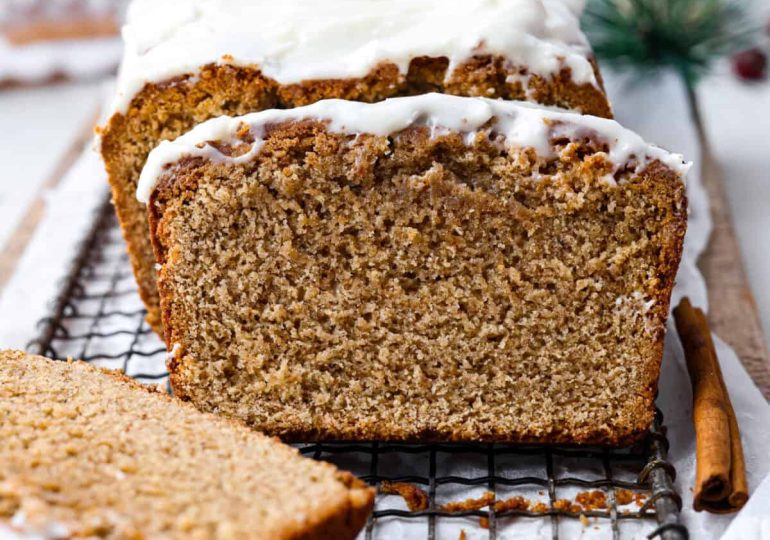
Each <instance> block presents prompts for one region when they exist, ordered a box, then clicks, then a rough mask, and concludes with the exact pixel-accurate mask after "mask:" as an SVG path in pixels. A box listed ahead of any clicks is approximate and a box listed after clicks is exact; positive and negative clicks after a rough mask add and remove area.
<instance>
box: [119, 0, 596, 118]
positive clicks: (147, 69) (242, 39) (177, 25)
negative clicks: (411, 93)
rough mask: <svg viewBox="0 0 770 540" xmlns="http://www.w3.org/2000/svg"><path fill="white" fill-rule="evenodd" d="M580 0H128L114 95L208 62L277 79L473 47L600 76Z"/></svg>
mask: <svg viewBox="0 0 770 540" xmlns="http://www.w3.org/2000/svg"><path fill="white" fill-rule="evenodd" d="M582 8H583V0H325V1H319V0H282V1H280V2H275V1H269V0H253V1H250V2H247V1H244V0H134V1H133V3H132V4H131V6H130V7H129V10H128V15H127V24H126V25H125V27H124V28H123V38H124V40H125V44H126V49H125V56H124V58H123V63H122V67H121V73H120V77H119V83H118V93H117V96H116V100H115V102H114V104H113V107H114V108H113V110H114V111H115V112H125V111H126V109H127V108H128V105H129V103H130V101H131V99H132V98H133V97H134V96H135V95H136V93H137V92H138V91H139V90H141V88H142V87H143V86H144V85H145V84H146V83H147V82H159V81H163V80H167V79H170V78H172V77H174V76H178V75H182V74H186V73H190V74H195V73H197V72H198V70H199V68H200V67H201V66H203V65H206V64H211V63H221V62H223V61H224V60H223V56H224V55H229V56H230V57H232V60H228V61H229V62H231V63H234V64H237V65H251V64H254V65H258V66H259V67H260V69H261V70H262V71H263V73H265V74H266V75H267V76H269V77H271V78H273V79H275V80H277V81H278V82H279V83H281V84H288V83H296V82H301V81H306V80H317V79H334V78H351V77H362V76H364V75H366V74H367V73H368V72H369V71H370V70H371V69H372V68H373V67H374V66H375V65H377V64H378V63H379V62H381V61H390V62H392V63H394V64H396V65H397V66H398V68H399V69H400V70H401V72H402V73H405V72H406V71H407V69H408V66H409V62H410V61H411V60H412V59H413V58H416V57H420V56H431V57H447V58H448V59H449V61H450V69H449V70H448V73H449V74H451V73H452V70H453V66H457V65H458V64H460V63H462V62H463V61H465V60H467V59H469V58H470V57H471V56H473V55H475V54H499V55H502V56H505V57H506V58H507V59H508V60H510V61H511V62H512V63H513V64H514V65H519V66H525V67H527V68H528V69H529V71H530V73H537V74H540V75H545V76H547V75H551V74H554V73H556V72H558V71H559V70H560V69H561V68H563V67H569V68H570V69H571V70H572V78H573V79H574V81H575V82H576V83H578V84H581V83H587V84H592V85H597V81H596V78H595V75H594V72H593V68H592V66H591V64H590V62H589V60H588V55H589V54H590V47H589V45H588V42H587V40H586V38H585V36H584V35H583V33H582V32H581V30H580V25H579V15H580V13H581V11H582Z"/></svg>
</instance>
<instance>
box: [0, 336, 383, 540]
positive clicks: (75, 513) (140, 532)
mask: <svg viewBox="0 0 770 540" xmlns="http://www.w3.org/2000/svg"><path fill="white" fill-rule="evenodd" d="M0 382H1V383H2V384H0V415H2V417H3V420H4V421H3V422H2V423H0V435H2V440H3V441H4V443H6V444H0V523H2V522H4V521H6V520H10V519H11V518H12V516H14V515H15V514H16V513H17V512H23V513H24V516H25V519H26V520H27V522H28V525H29V527H31V528H33V529H35V530H39V528H42V529H46V528H47V527H49V526H50V525H51V524H52V523H55V524H57V526H58V527H59V528H62V527H63V528H66V529H67V530H68V531H69V533H70V534H72V536H74V537H81V536H83V537H85V536H87V537H89V538H91V537H94V538H95V537H109V538H116V539H118V538H120V539H122V538H126V539H127V538H144V537H156V536H161V535H162V536H163V537H166V538H189V537H214V536H216V537H220V538H246V537H248V538H266V539H267V538H269V539H271V540H272V539H273V538H277V539H278V538H280V539H287V540H289V539H291V540H294V539H319V540H320V539H336V538H342V539H351V540H352V539H353V538H355V536H356V534H357V533H358V531H360V530H361V528H362V527H363V525H364V523H365V521H366V518H367V516H368V514H369V512H370V511H371V509H372V506H373V503H374V490H373V489H372V488H369V487H367V486H366V485H365V484H364V483H363V482H361V481H360V480H358V479H356V478H355V477H353V476H352V475H351V474H349V473H345V472H340V471H338V470H336V468H335V467H333V466H332V465H330V464H328V463H324V462H313V461H311V460H307V459H304V458H302V459H301V458H300V457H299V456H298V455H297V454H298V453H297V451H296V450H294V449H289V448H286V447H285V446H283V445H280V444H276V442H274V441H270V440H268V439H266V438H264V437H262V436H261V435H259V434H256V433H254V432H252V431H250V430H249V429H247V428H246V427H245V426H244V425H243V424H242V423H241V422H238V421H236V420H233V419H227V418H221V417H218V416H214V415H211V414H206V413H201V412H199V411H197V410H195V409H194V408H193V407H192V405H191V404H189V403H182V402H180V401H179V400H177V399H174V398H172V397H171V396H169V395H168V394H167V393H165V392H163V391H161V390H159V389H158V388H157V387H150V386H146V385H142V384H139V383H138V382H136V381H134V380H133V379H130V378H129V377H126V376H125V375H123V374H122V373H119V372H115V371H110V370H104V369H98V368H94V367H93V366H91V365H88V364H85V363H82V362H74V363H72V364H71V365H65V363H64V362H55V361H51V360H48V359H45V358H43V357H39V356H32V355H28V354H26V353H24V352H21V351H8V350H6V351H2V350H0ZM115 382H117V383H118V384H115ZM20 441H27V443H21V442H20ZM172 448H173V449H174V450H173V451H171V449H172ZM266 467H267V468H268V469H269V470H265V468H266ZM191 473H192V474H191ZM281 474H283V475H284V476H283V477H281V476H280V475H281ZM271 476H272V477H271ZM202 479H203V480H202ZM174 483H176V490H173V489H171V490H168V489H166V488H167V487H169V486H171V485H172V484H174ZM223 486H224V489H223V490H222V488H223ZM284 493H286V494H288V495H285V494H284ZM292 493H293V495H292ZM303 497H308V500H306V501H304V502H303V500H302V498H303ZM323 497H326V500H323ZM222 501H225V502H224V503H223V502H222ZM274 501H280V502H278V503H277V504H279V505H281V504H283V505H287V506H286V507H285V508H284V507H281V508H280V509H279V508H276V507H275V506H274ZM260 505H264V507H265V508H264V509H263V508H261V506H260ZM240 506H243V508H242V509H241V511H242V512H243V513H242V514H241V513H239V511H238V507H240ZM190 510H193V513H191V514H189V515H184V516H183V515H182V514H184V513H185V512H189V511H190ZM164 512H167V513H165V514H164ZM282 512H283V515H281V514H282ZM286 512H288V514H287V513H286ZM160 531H162V533H161V532H160Z"/></svg>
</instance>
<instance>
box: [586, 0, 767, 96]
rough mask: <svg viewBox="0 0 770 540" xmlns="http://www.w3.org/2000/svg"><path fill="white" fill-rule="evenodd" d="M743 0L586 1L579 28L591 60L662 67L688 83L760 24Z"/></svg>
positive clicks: (749, 38) (748, 41)
mask: <svg viewBox="0 0 770 540" xmlns="http://www.w3.org/2000/svg"><path fill="white" fill-rule="evenodd" d="M747 4H748V2H747V1H746V0H589V1H588V6H587V8H586V12H585V15H584V20H583V25H584V27H585V29H586V33H587V34H588V36H589V39H590V40H591V43H592V45H593V48H594V52H595V53H596V56H597V57H598V58H599V59H600V60H603V61H606V62H609V63H611V64H615V65H618V66H619V67H621V68H636V69H637V70H639V71H642V72H646V71H651V70H657V69H660V68H663V67H669V68H673V69H675V70H676V71H678V72H679V73H680V74H681V75H682V76H683V77H684V79H685V81H686V82H687V83H688V84H694V83H695V82H696V81H697V80H698V79H699V78H700V77H701V76H702V75H704V74H705V73H706V72H707V71H708V70H709V69H710V67H711V66H712V65H713V63H714V62H715V61H716V60H717V59H718V58H720V57H723V56H726V55H729V54H732V53H734V52H737V51H739V50H741V49H743V48H746V47H748V46H749V45H750V44H751V43H752V41H753V39H754V38H755V35H756V32H757V31H758V29H759V28H761V26H758V25H756V24H755V23H754V22H753V21H752V20H751V18H750V14H749V11H750V9H749V6H748V5H747Z"/></svg>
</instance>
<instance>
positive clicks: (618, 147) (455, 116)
mask: <svg viewBox="0 0 770 540" xmlns="http://www.w3.org/2000/svg"><path fill="white" fill-rule="evenodd" d="M306 119H316V120H321V121H325V122H327V129H328V130H329V131H331V132H335V133H348V134H360V133H370V134H373V135H381V136H386V135H390V134H392V133H396V132H398V131H401V130H403V129H406V128H408V127H412V126H426V127H429V128H430V129H431V132H432V133H434V134H435V133H440V132H446V131H453V132H460V133H464V134H468V135H469V137H468V139H467V140H472V139H473V136H474V135H475V133H476V132H477V131H479V130H480V129H482V128H485V127H487V126H488V125H489V124H488V123H491V128H493V129H494V130H495V132H496V133H499V134H500V135H502V136H503V137H504V143H503V144H505V145H506V147H509V148H512V147H518V148H532V149H534V150H535V151H536V152H537V153H538V155H540V156H542V157H552V156H553V155H554V149H553V147H552V142H551V141H552V140H553V139H555V138H567V139H569V140H581V139H584V138H590V139H593V140H597V141H598V142H601V143H604V144H606V145H607V147H608V152H607V158H608V159H609V161H610V162H611V163H613V165H614V166H615V170H616V171H617V170H621V169H622V168H623V167H625V166H627V165H628V164H630V163H633V164H634V165H635V166H636V170H637V171H638V170H641V169H642V168H644V166H646V165H647V164H648V163H650V162H652V161H654V160H659V161H661V162H662V163H664V164H665V165H666V166H667V167H669V168H670V169H672V170H674V171H677V172H678V173H680V174H681V175H682V176H684V175H685V174H686V172H687V170H688V169H689V167H690V164H689V163H684V162H683V161H682V156H681V155H679V154H672V153H669V152H667V151H665V150H663V149H661V148H658V147H656V146H654V145H651V144H649V143H646V142H645V141H644V140H643V139H642V138H641V137H640V136H639V135H637V134H636V133H634V132H633V131H630V130H628V129H625V128H624V127H622V126H621V125H620V124H618V123H617V122H615V121H614V120H608V119H605V118H598V117H595V116H586V115H580V114H577V113H572V112H569V111H565V110H562V109H557V108H553V107H542V106H537V105H533V104H530V103H525V102H519V101H502V100H492V99H486V98H467V97H456V96H450V95H445V94H425V95H421V96H412V97H405V98H394V99H388V100H385V101H383V102H380V103H373V104H368V103H359V102H352V101H344V100H338V99H330V100H324V101H319V102H317V103H314V104H313V105H308V106H306V107H299V108H296V109H288V110H275V109H273V110H267V111H262V112H258V113H252V114H248V115H245V116H241V117H236V118H232V117H228V116H223V117H219V118H214V119H212V120H209V121H207V122H204V123H202V124H199V125H198V126H196V127H195V128H193V129H192V130H191V131H189V132H187V133H186V134H185V135H182V136H181V137H179V138H178V139H176V140H174V141H163V142H162V143H160V145H159V146H158V147H157V148H155V150H153V151H152V152H151V153H150V155H149V157H148V158H147V162H146V164H145V166H144V169H143V170H142V174H141V176H140V178H139V185H138V187H137V198H138V199H139V200H140V201H141V202H144V203H146V202H147V201H148V200H149V198H150V195H151V194H152V191H153V190H154V189H155V185H156V184H157V181H158V178H159V177H160V175H161V174H162V173H163V169H164V168H165V167H166V166H167V165H169V164H171V163H174V162H176V161H178V160H179V159H181V158H182V157H185V156H191V157H195V156H200V157H206V158H208V159H211V160H215V161H230V162H235V163H239V162H246V161H249V160H251V159H252V158H253V157H254V156H255V155H256V154H257V153H258V152H259V149H260V148H261V146H262V144H263V142H264V141H263V138H262V137H263V134H264V126H266V125H268V124H275V123H280V122H287V121H298V120H306ZM243 124H245V125H247V126H248V128H249V131H250V135H251V137H252V138H253V140H254V142H252V143H251V148H250V149H249V150H248V151H247V152H246V153H244V154H241V155H238V156H232V157H231V156H227V155H225V154H223V153H221V152H220V151H219V150H218V149H217V148H216V147H215V146H213V145H211V144H209V141H212V142H214V141H216V142H221V143H242V141H240V140H239V139H238V138H237V133H238V131H239V129H240V128H241V126H242V125H243ZM612 181H613V182H614V179H612Z"/></svg>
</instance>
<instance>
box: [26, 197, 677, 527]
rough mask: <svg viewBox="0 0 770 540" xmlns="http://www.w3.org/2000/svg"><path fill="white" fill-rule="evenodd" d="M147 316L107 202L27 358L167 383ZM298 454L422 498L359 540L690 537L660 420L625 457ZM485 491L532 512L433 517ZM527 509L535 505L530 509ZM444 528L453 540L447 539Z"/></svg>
mask: <svg viewBox="0 0 770 540" xmlns="http://www.w3.org/2000/svg"><path fill="white" fill-rule="evenodd" d="M145 315H146V312H145V310H144V307H143V305H142V303H141V301H140V299H139V297H138V294H137V289H136V285H135V282H134V280H133V274H132V272H131V268H130V264H129V261H128V256H127V254H126V251H125V245H124V242H123V239H122V237H121V233H120V230H119V227H118V226H117V223H116V220H115V217H114V213H113V210H112V206H111V204H110V202H109V199H108V198H107V197H105V200H104V202H103V203H102V204H101V205H100V206H99V208H98V209H97V212H96V213H95V217H94V220H93V225H92V227H91V229H90V230H89V231H88V232H87V234H86V236H85V237H84V239H83V241H82V242H81V245H80V247H79V249H78V250H77V254H76V256H75V258H74V260H73V262H72V265H71V268H70V271H69V273H68V274H67V276H66V277H65V279H64V281H63V282H62V286H61V289H60V293H59V295H58V297H57V298H56V299H55V300H54V301H53V303H52V306H51V310H50V316H48V317H46V318H45V319H43V320H41V321H40V323H39V327H38V334H37V337H36V338H35V339H34V340H32V341H31V342H30V344H29V347H28V349H29V351H30V352H33V353H36V354H42V355H46V356H49V357H52V358H57V359H66V358H69V357H72V358H80V359H83V360H85V361H88V362H92V363H94V364H97V365H100V366H104V367H110V368H118V369H122V370H123V371H124V372H125V373H126V374H127V375H129V376H131V377H134V378H136V379H138V380H140V381H142V382H145V383H156V384H164V383H165V384H167V374H166V369H165V358H166V348H165V346H164V344H163V343H162V341H161V340H160V339H159V338H158V336H156V335H155V334H154V333H153V332H152V330H151V329H150V328H149V326H148V325H147V323H146V322H145ZM299 450H300V452H301V453H303V454H305V455H307V456H309V457H312V458H315V459H323V460H327V461H331V462H333V463H335V464H337V465H339V466H340V467H343V468H345V469H347V470H350V471H351V472H353V473H355V474H356V475H357V476H359V477H360V478H362V479H363V480H364V481H366V482H368V483H369V484H371V485H375V486H378V485H381V484H382V482H384V481H388V482H407V483H410V484H412V485H414V486H417V487H419V488H421V489H422V490H424V492H425V493H426V495H427V498H428V504H427V508H425V509H424V510H419V511H411V510H409V509H408V508H407V507H406V505H405V504H404V502H403V501H402V500H401V499H400V498H399V497H396V496H393V495H387V494H384V493H382V492H378V495H377V500H376V503H375V510H374V512H373V513H372V515H371V517H370V518H369V520H368V522H367V524H366V528H365V530H364V531H363V533H362V537H363V538H365V539H366V540H371V539H374V538H391V537H396V536H393V534H392V533H390V534H389V533H388V531H393V529H388V526H389V525H392V523H393V522H394V521H398V520H402V523H404V522H406V523H409V526H410V527H412V529H410V530H415V529H414V527H422V529H417V530H422V531H424V537H425V538H428V539H429V540H434V539H438V538H452V540H454V539H455V538H458V535H457V530H458V529H457V527H458V525H457V524H458V522H459V523H460V526H461V527H462V530H464V531H466V530H467V531H468V538H489V539H498V538H499V539H502V538H524V537H523V536H521V535H517V534H515V533H511V531H516V530H517V528H520V527H522V526H523V525H525V524H527V525H531V524H532V523H533V522H536V523H537V524H538V526H539V527H540V534H539V537H543V535H545V537H546V538H548V537H550V538H552V539H553V540H558V539H565V538H572V537H574V536H576V535H581V536H582V535H583V533H585V532H586V529H589V530H591V531H594V532H595V531H597V530H598V531H602V534H600V535H598V536H597V534H594V535H593V536H591V537H594V538H596V537H602V538H612V539H614V540H618V539H620V538H625V537H626V536H625V534H624V531H625V529H626V525H631V524H633V525H634V526H635V527H636V528H635V529H634V531H635V532H634V537H636V535H637V534H638V531H639V527H640V526H641V525H640V524H643V527H642V530H643V535H646V536H647V537H648V538H661V539H663V540H684V539H686V538H687V537H688V533H687V529H686V527H685V526H684V525H683V524H682V523H681V521H680V515H679V512H680V510H681V499H680V497H679V495H678V494H677V492H676V491H675V489H674V487H673V480H674V477H675V473H676V471H675V470H674V468H673V466H672V465H671V464H670V463H669V462H668V461H666V457H667V452H668V441H667V439H666V437H665V429H664V427H662V416H661V415H660V413H659V412H658V414H657V415H656V418H655V420H654V422H653V424H652V426H651V428H650V432H649V435H648V437H647V438H646V440H645V441H644V442H643V443H641V444H639V445H637V446H635V447H633V448H626V449H609V448H583V447H561V446H522V445H498V444H495V445H491V444H423V445H407V444H392V443H385V442H369V443H356V444H352V443H348V444H346V443H334V444H331V443H328V444H327V443H323V444H321V443H316V444H305V445H300V446H299ZM471 465H472V466H471ZM469 471H471V472H470V473H469ZM533 471H534V472H533ZM581 490H583V491H585V490H599V491H601V492H603V493H604V494H605V497H606V504H605V505H603V506H602V507H599V508H593V509H591V508H589V509H584V508H582V507H575V506H574V505H570V504H566V505H565V504H563V503H564V502H565V501H569V500H570V496H573V497H574V496H575V494H576V493H578V492H580V491H581ZM620 490H629V491H630V492H631V493H640V494H642V495H643V497H644V498H643V502H638V503H636V504H634V503H631V504H630V505H629V504H624V503H625V502H626V501H625V500H619V497H618V494H620V493H621V491H620ZM485 491H491V492H493V493H495V495H496V496H497V497H498V500H502V499H503V498H504V497H511V496H516V495H522V494H523V495H524V496H525V497H527V500H529V498H530V497H531V498H532V501H533V503H532V504H530V505H529V506H528V507H523V508H514V509H508V510H503V511H495V509H494V505H488V506H483V507H481V508H478V507H477V508H475V509H467V510H462V511H449V510H448V509H446V508H444V507H443V506H442V504H443V502H446V501H447V500H451V501H460V500H465V499H467V498H472V497H474V496H475V497H478V496H479V495H480V494H483V493H484V492H485ZM627 493H628V492H626V495H627ZM626 498H627V497H626ZM637 500H638V501H641V500H642V499H637ZM534 501H538V502H539V503H540V504H538V505H537V506H535V505H534ZM450 522H451V524H452V526H453V527H454V528H453V529H451V530H452V531H453V532H452V536H448V533H447V532H446V531H447V530H449V529H447V527H446V524H447V523H450ZM543 527H545V528H543ZM396 530H398V531H403V529H396ZM397 534H403V532H401V533H397ZM418 536H420V533H418ZM398 537H400V536H398Z"/></svg>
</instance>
